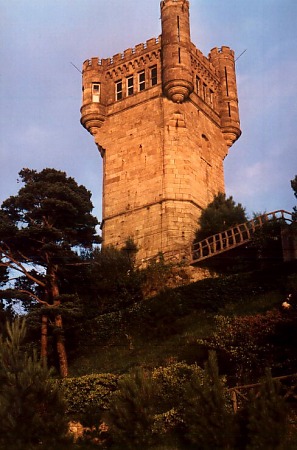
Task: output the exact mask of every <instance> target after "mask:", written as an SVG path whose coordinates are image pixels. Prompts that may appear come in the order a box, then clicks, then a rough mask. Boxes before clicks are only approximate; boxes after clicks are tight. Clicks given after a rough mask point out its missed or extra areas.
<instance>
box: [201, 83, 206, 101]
mask: <svg viewBox="0 0 297 450" xmlns="http://www.w3.org/2000/svg"><path fill="white" fill-rule="evenodd" d="M202 97H203V100H204V101H206V84H205V83H203V86H202Z"/></svg>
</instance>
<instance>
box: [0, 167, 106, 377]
mask: <svg viewBox="0 0 297 450" xmlns="http://www.w3.org/2000/svg"><path fill="white" fill-rule="evenodd" d="M19 176H20V181H21V182H22V183H23V184H24V185H23V187H21V189H20V190H19V192H18V194H17V195H16V196H11V197H9V198H8V199H7V200H5V201H4V202H3V204H2V207H1V210H0V267H4V268H6V269H8V270H9V271H10V275H11V277H12V278H14V282H13V284H12V285H11V286H10V289H7V288H6V289H5V292H2V298H3V296H6V297H7V298H9V297H10V298H17V299H21V300H27V301H28V300H31V301H34V302H35V303H36V302H37V303H38V304H39V305H41V306H42V307H43V308H42V320H41V323H42V324H41V357H42V359H43V360H44V361H46V358H47V336H48V322H49V319H51V321H53V323H54V327H55V337H56V346H57V354H58V358H59V367H60V373H61V376H67V373H68V364H67V354H66V349H65V343H64V336H63V322H62V314H61V299H62V298H61V293H60V278H61V275H62V274H64V273H65V267H66V266H68V265H72V266H73V268H75V265H76V264H80V258H79V251H80V249H88V248H91V247H92V245H93V244H95V243H99V242H100V238H99V237H98V236H97V234H96V225H97V224H98V221H97V219H96V218H95V217H94V216H93V215H92V214H91V211H92V209H93V205H92V203H91V193H90V192H89V191H88V190H87V189H86V188H85V187H84V186H79V185H78V184H77V183H76V181H75V180H74V179H73V178H71V177H67V175H66V173H65V172H61V171H58V170H55V169H49V168H47V169H44V170H42V171H41V172H37V171H35V170H31V169H23V170H21V171H20V173H19ZM63 276H64V275H63Z"/></svg>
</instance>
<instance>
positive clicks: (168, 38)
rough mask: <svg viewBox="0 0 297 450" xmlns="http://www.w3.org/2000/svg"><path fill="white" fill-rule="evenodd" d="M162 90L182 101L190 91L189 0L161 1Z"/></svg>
mask: <svg viewBox="0 0 297 450" xmlns="http://www.w3.org/2000/svg"><path fill="white" fill-rule="evenodd" d="M161 20H162V76H163V78H162V82H163V92H164V94H165V95H166V96H167V97H168V98H169V99H170V100H172V101H173V102H176V103H182V102H183V101H184V100H185V99H186V98H187V97H188V96H189V95H190V94H191V92H192V91H193V80H192V74H191V57H190V44H191V38H190V17H189V1H188V0H163V1H161Z"/></svg>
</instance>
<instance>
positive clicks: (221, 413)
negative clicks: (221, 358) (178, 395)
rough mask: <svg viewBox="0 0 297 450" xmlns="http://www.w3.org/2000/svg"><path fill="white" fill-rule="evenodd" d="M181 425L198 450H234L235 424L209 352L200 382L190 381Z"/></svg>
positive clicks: (213, 358)
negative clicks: (184, 427)
mask: <svg viewBox="0 0 297 450" xmlns="http://www.w3.org/2000/svg"><path fill="white" fill-rule="evenodd" d="M184 421H185V425H186V428H187V437H188V439H189V441H190V442H191V443H192V444H194V445H198V448H199V449H201V450H210V449H212V450H215V449H216V450H217V449H232V448H234V446H233V444H234V439H235V421H234V414H233V411H232V409H231V406H230V405H228V402H227V396H226V389H225V387H224V383H223V381H222V380H221V378H220V377H219V372H218V365H217V358H216V354H215V352H210V354H209V359H208V362H207V364H206V366H205V378H204V379H203V382H201V379H200V378H199V379H198V378H197V377H193V378H192V380H191V382H190V384H189V389H188V392H187V396H186V400H185V408H184Z"/></svg>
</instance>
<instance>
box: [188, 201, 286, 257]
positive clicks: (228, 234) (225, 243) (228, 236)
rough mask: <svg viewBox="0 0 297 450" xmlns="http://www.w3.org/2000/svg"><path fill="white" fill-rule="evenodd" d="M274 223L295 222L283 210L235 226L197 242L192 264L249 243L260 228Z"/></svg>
mask: <svg viewBox="0 0 297 450" xmlns="http://www.w3.org/2000/svg"><path fill="white" fill-rule="evenodd" d="M273 221H282V222H284V223H288V222H293V220H292V214H291V213H290V212H288V211H284V210H282V209H281V210H277V211H273V212H269V213H265V214H262V215H261V216H258V217H255V218H254V219H251V220H249V221H248V222H244V223H241V224H239V225H235V226H234V227H232V228H229V229H228V230H225V231H222V232H221V233H218V234H214V235H213V236H209V237H207V238H206V239H203V240H202V241H200V242H196V243H195V244H194V245H193V246H192V252H191V254H192V260H191V262H190V264H195V263H197V262H200V261H203V260H205V259H207V258H211V257H212V256H215V255H218V254H220V253H223V252H226V251H228V250H231V249H233V248H236V247H239V246H240V245H243V244H245V243H246V242H249V241H250V240H251V238H252V236H253V234H254V232H255V231H256V230H257V229H258V228H261V227H262V226H263V225H264V224H266V223H268V222H273Z"/></svg>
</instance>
